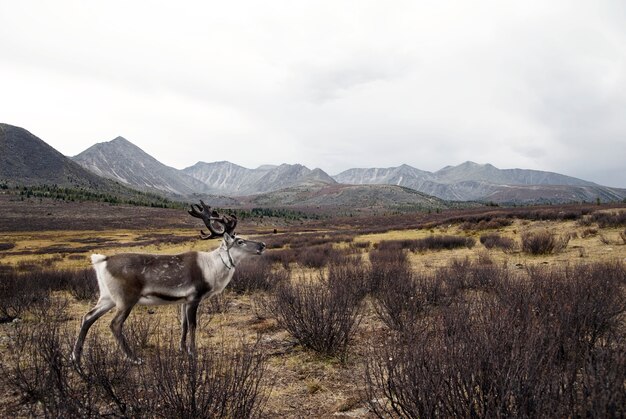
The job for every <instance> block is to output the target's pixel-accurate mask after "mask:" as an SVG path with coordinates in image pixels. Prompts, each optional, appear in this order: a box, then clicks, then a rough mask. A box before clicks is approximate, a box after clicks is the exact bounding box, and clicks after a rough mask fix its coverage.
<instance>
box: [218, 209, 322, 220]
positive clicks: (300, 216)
mask: <svg viewBox="0 0 626 419" xmlns="http://www.w3.org/2000/svg"><path fill="white" fill-rule="evenodd" d="M217 212H219V213H220V214H222V213H224V214H234V215H236V216H237V218H238V219H239V220H245V219H246V218H264V217H270V218H282V219H284V220H291V221H299V220H319V219H321V218H322V216H321V215H319V214H314V213H307V212H303V211H298V210H291V209H283V208H252V209H250V210H246V209H217Z"/></svg>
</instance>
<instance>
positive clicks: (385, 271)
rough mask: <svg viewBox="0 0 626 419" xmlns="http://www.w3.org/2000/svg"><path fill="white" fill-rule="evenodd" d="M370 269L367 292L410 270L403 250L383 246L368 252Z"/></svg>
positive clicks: (374, 291) (373, 291)
mask: <svg viewBox="0 0 626 419" xmlns="http://www.w3.org/2000/svg"><path fill="white" fill-rule="evenodd" d="M369 259H370V264H371V269H370V273H369V281H368V282H369V285H368V292H370V293H376V292H377V291H378V290H379V289H380V288H381V287H382V286H383V285H384V284H386V283H387V282H389V281H394V280H396V278H399V277H402V276H403V275H404V274H405V273H406V272H407V271H410V269H411V268H410V266H409V260H408V258H407V255H406V253H405V252H404V251H402V250H398V249H393V248H391V249H390V248H387V247H383V248H382V249H381V248H377V249H374V250H372V251H371V252H370V253H369Z"/></svg>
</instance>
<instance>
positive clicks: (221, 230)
mask: <svg viewBox="0 0 626 419" xmlns="http://www.w3.org/2000/svg"><path fill="white" fill-rule="evenodd" d="M200 205H201V206H200ZM200 205H197V204H192V205H191V209H190V210H189V211H187V212H189V214H190V215H191V216H193V217H196V218H201V219H202V221H204V225H206V226H207V228H208V229H209V231H210V234H206V233H205V232H204V231H202V230H200V238H201V239H202V240H208V239H212V238H213V237H223V236H224V234H228V235H229V236H234V235H235V227H237V217H236V216H235V215H233V214H230V215H224V216H220V215H219V213H218V212H217V211H215V210H211V207H209V206H208V205H207V204H205V203H204V202H203V201H202V200H200Z"/></svg>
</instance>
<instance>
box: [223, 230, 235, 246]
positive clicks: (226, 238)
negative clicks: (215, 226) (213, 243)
mask: <svg viewBox="0 0 626 419" xmlns="http://www.w3.org/2000/svg"><path fill="white" fill-rule="evenodd" d="M233 241H235V239H234V238H232V237H230V234H228V233H224V243H225V244H226V245H227V246H230V245H231V244H232V243H233Z"/></svg>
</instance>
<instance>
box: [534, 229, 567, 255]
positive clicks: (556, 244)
mask: <svg viewBox="0 0 626 419" xmlns="http://www.w3.org/2000/svg"><path fill="white" fill-rule="evenodd" d="M568 242H569V237H557V236H556V235H555V234H554V233H551V232H550V231H548V230H540V231H535V232H526V233H523V234H522V250H523V251H524V252H526V253H528V254H531V255H548V254H551V253H558V252H560V251H561V250H563V249H565V248H566V247H567V243H568Z"/></svg>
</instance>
